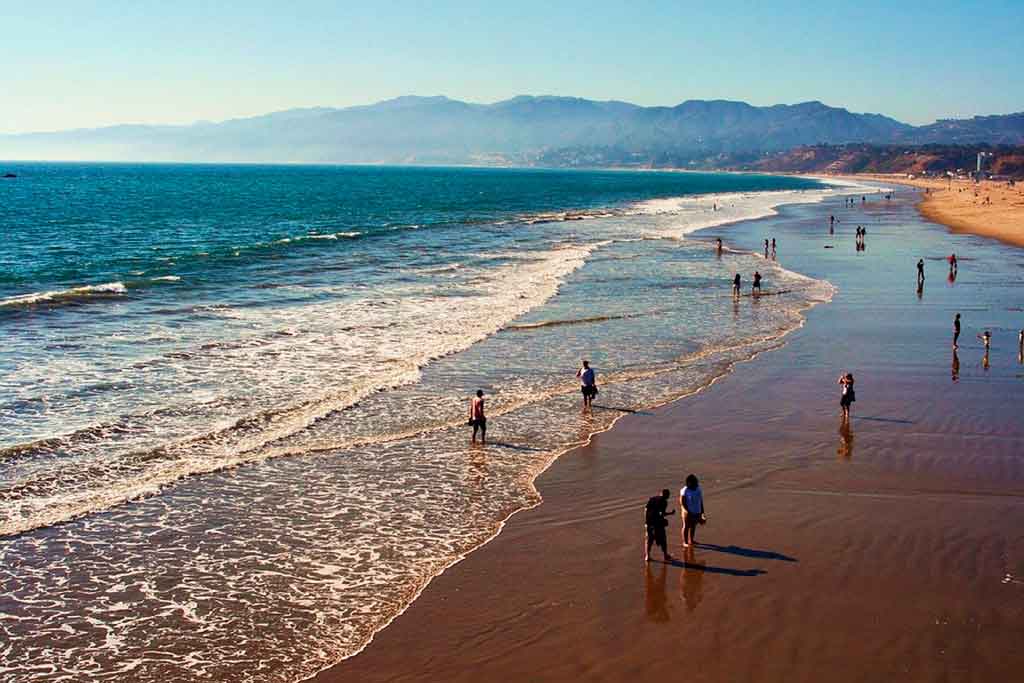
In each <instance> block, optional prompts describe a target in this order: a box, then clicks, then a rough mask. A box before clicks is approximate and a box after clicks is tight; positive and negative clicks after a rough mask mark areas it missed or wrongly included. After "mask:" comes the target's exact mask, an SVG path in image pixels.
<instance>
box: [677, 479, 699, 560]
mask: <svg viewBox="0 0 1024 683" xmlns="http://www.w3.org/2000/svg"><path fill="white" fill-rule="evenodd" d="M679 507H680V508H681V509H682V510H683V547H684V548H689V547H690V546H692V545H694V544H695V543H696V542H697V525H698V524H703V523H704V493H703V492H702V491H701V490H700V482H698V481H697V477H696V476H695V475H693V474H690V475H688V476H687V477H686V485H685V486H684V487H683V488H682V489H680V490H679Z"/></svg>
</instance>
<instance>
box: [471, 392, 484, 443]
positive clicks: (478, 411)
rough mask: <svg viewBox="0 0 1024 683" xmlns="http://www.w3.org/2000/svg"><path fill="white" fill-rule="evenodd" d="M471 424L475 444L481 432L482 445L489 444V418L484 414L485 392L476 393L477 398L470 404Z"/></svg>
mask: <svg viewBox="0 0 1024 683" xmlns="http://www.w3.org/2000/svg"><path fill="white" fill-rule="evenodd" d="M469 424H470V426H472V427H473V443H476V433H477V431H478V430H479V432H480V443H487V416H486V415H485V414H484V392H483V391H482V390H480V389H477V391H476V397H475V398H474V399H473V400H472V401H470V403H469Z"/></svg>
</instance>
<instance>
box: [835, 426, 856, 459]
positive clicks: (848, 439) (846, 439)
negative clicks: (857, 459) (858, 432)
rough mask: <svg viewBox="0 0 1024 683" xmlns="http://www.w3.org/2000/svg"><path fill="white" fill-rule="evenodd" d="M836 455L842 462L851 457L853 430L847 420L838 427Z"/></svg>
mask: <svg viewBox="0 0 1024 683" xmlns="http://www.w3.org/2000/svg"><path fill="white" fill-rule="evenodd" d="M836 453H837V454H838V455H839V457H840V458H841V459H843V460H849V459H850V458H852V457H853V430H852V429H850V422H849V421H848V420H843V421H842V423H841V424H840V425H839V448H838V449H837V450H836Z"/></svg>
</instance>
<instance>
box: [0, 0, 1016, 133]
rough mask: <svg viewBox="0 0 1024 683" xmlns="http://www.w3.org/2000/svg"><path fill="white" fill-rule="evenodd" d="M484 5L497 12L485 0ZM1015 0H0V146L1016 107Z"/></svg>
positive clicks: (946, 114)
mask: <svg viewBox="0 0 1024 683" xmlns="http://www.w3.org/2000/svg"><path fill="white" fill-rule="evenodd" d="M491 5H494V6H491ZM1022 34H1024V0H1014V1H1013V2H1003V1H1000V0H991V1H989V2H984V3H982V2H977V3H964V2H944V1H942V0H934V1H933V2H928V3H925V2H900V1H898V0H897V1H896V2H892V1H890V2H884V3H883V2H874V1H873V0H865V1H863V2H837V3H829V2H815V3H811V2H788V1H786V0H780V1H776V2H749V3H733V2H728V1H725V0H722V1H718V0H716V1H715V2H706V1H702V2H692V3H691V2H683V1H676V2H653V1H652V2H645V1H644V0H633V2H629V3H627V2H622V1H621V0H620V1H616V2H604V1H603V0H591V1H590V2H555V1H554V0H548V1H547V2H534V1H532V0H517V1H516V2H506V3H500V6H499V5H498V3H485V2H445V1H443V0H435V2H433V3H426V2H388V1H386V0H382V1H377V2H365V1H364V2H344V1H342V2H337V1H335V2H320V1H316V2H313V1H303V0H294V1H292V2H280V0H278V1H276V2H264V1H262V0H253V1H250V2H246V3H241V2H238V3H231V2H194V1H192V0H176V1H175V2H166V0H163V1H161V2H150V1H149V0H136V1H135V2H131V3H127V2H102V1H99V0H93V1H89V0H78V1H75V2H64V1H62V0H50V1H48V2H45V3H20V2H13V1H11V2H4V3H0V45H2V46H3V47H2V51H0V59H2V61H0V133H17V132H29V131H49V130H64V129H71V128H92V127H99V126H106V125H115V124H122V123H173V124H183V123H191V122H194V121H197V120H208V121H220V120H224V119H229V118H238V117H245V116H254V115H259V114H264V113H268V112H271V111H279V110H283V109H291V108H296V107H311V106H328V107H343V106H348V105H354V104H368V103H371V102H376V101H379V100H383V99H388V98H391V97H397V96H399V95H447V96H449V97H452V98H455V99H461V100H467V101H473V102H495V101H498V100H502V99H507V98H509V97H512V96H515V95H520V94H532V95H570V96H577V97H586V98H590V99H600V100H607V99H616V100H625V101H629V102H634V103H636V104H641V105H675V104H678V103H679V102H682V101H683V100H687V99H731V100H742V101H746V102H749V103H751V104H755V105H770V104H779V103H785V104H792V103H795V102H803V101H807V100H821V101H823V102H825V103H826V104H829V105H833V106H841V107H846V108H847V109H850V110H851V111H855V112H873V113H882V114H886V115H888V116H892V117H894V118H896V119H899V120H901V121H905V122H907V123H913V124H922V123H930V122H931V121H933V120H935V119H937V118H951V117H956V118H961V117H967V116H973V115H976V114H1005V113H1011V112H1017V111H1024V40H1021V37H1020V36H1021V35H1022Z"/></svg>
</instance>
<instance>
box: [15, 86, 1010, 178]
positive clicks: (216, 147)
mask: <svg viewBox="0 0 1024 683" xmlns="http://www.w3.org/2000/svg"><path fill="white" fill-rule="evenodd" d="M848 143H872V144H882V145H887V144H899V145H918V144H928V143H940V144H979V143H988V144H1006V145H1020V144H1024V113H1018V114H1009V115H1005V116H983V117H975V118H973V119H965V120H943V121H937V122H935V123H933V124H929V125H926V126H911V125H909V124H905V123H901V122H900V121H896V120H895V119H892V118H889V117H886V116H883V115H881V114H857V113H852V112H850V111H847V110H846V109H842V108H838V107H830V106H827V105H825V104H822V103H821V102H803V103H800V104H793V105H774V106H769V107H755V106H752V105H749V104H746V103H743V102H732V101H725V100H713V101H703V100H688V101H686V102H683V103H682V104H679V105H677V106H674V107H641V106H638V105H634V104H629V103H627V102H617V101H607V102H598V101H592V100H586V99H580V98H572V97H554V96H544V97H533V96H519V97H514V98H512V99H510V100H505V101H502V102H497V103H495V104H474V103H469V102H461V101H457V100H452V99H448V98H446V97H441V96H438V97H413V96H406V97H399V98H396V99H393V100H387V101H384V102H379V103H377V104H372V105H366V106H355V107H346V108H343V109H332V108H322V107H321V108H312V109H293V110H288V111H282V112H276V113H272V114H267V115H264V116H257V117H252V118H245V119H233V120H229V121H224V122H220V123H209V122H201V123H196V124H193V125H188V126H151V125H123V126H112V127H108V128H98V129H85V130H72V131H64V132H56V133H30V134H23V135H4V136H0V159H10V160H15V159H32V160H104V161H193V162H297V163H391V164H403V163H404V164H509V165H511V164H516V165H531V164H537V165H554V166H602V165H660V166H665V165H685V164H687V163H689V164H697V163H700V164H702V165H707V162H708V160H710V159H713V158H714V157H715V156H716V155H720V156H723V157H725V156H729V157H733V158H735V157H736V156H737V155H744V154H750V155H758V154H767V153H774V152H779V151H782V150H787V149H791V148H794V147H798V146H801V145H816V144H830V145H842V144H848Z"/></svg>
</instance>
